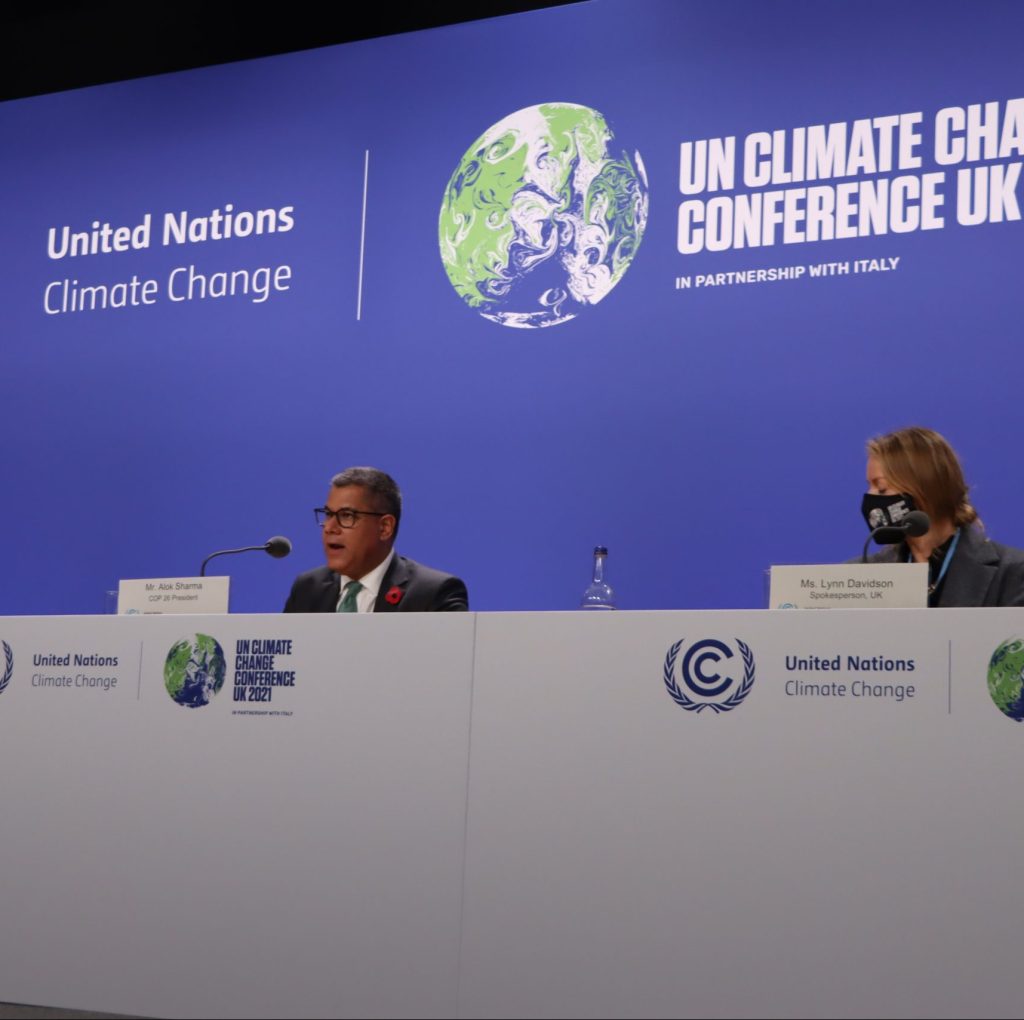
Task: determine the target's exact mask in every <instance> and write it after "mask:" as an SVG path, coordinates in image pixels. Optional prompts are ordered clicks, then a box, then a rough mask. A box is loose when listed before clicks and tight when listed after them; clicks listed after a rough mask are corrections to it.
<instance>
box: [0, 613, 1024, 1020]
mask: <svg viewBox="0 0 1024 1020" xmlns="http://www.w3.org/2000/svg"><path fill="white" fill-rule="evenodd" d="M197 633H199V634H206V635H209V636H210V637H212V638H214V639H215V640H216V641H217V643H218V645H219V647H220V649H221V650H222V652H223V656H224V660H225V665H224V667H223V670H222V671H221V673H220V674H219V675H221V676H223V683H222V686H221V688H220V690H219V692H218V693H215V694H213V695H212V697H210V699H209V703H208V704H205V705H201V706H199V707H195V708H191V707H185V706H182V705H179V704H177V703H175V701H174V700H173V699H172V697H171V695H170V694H169V693H168V691H167V689H166V684H165V675H164V663H165V660H166V658H167V655H168V653H169V651H170V650H171V648H172V647H173V646H174V645H175V643H176V642H177V641H179V640H180V639H182V638H187V639H188V640H189V643H190V644H191V643H192V641H193V639H194V636H195V635H196V634H197ZM1020 637H1024V612H1022V611H1020V610H931V611H927V610H923V611H916V610H905V611H893V612H888V613H885V612H872V611H863V610H862V611H832V612H828V613H817V612H790V613H787V612H774V613H769V612H755V611H750V612H714V613H712V612H708V613H696V612H685V613H683V612H680V613H667V612H657V613H607V614H572V613H567V614H532V613H524V614H492V615H488V614H467V615H458V616H446V615H441V616H413V615H409V616H390V615H387V616H347V617H344V618H338V617H331V616H326V617H321V616H306V617H279V616H231V617H205V618H204V617H176V618H171V617H162V618H161V617H136V618H126V617H76V618H45V619H44V618H2V619H0V642H3V645H0V679H2V678H3V677H4V676H8V682H7V684H6V688H5V689H4V690H3V691H2V692H0V811H2V817H3V827H2V838H0V917H2V919H3V924H2V925H0V1000H6V1001H21V1002H33V1003H39V1004H45V1005H58V1006H68V1007H77V1008H84V1009H96V1010H105V1011H112V1012H125V1013H136V1014H143V1015H155V1016H161V1015H162V1016H172V1015H173V1016H196V1017H198V1016H207V1015H212V1016H223V1017H230V1016H268V1017H269V1016H285V1015H293V1016H359V1015H372V1016H386V1015H420V1016H455V1015H459V1016H519V1015H526V1016H576V1015H590V1014H592V1015H603V1016H641V1015H658V1016H662V1015H664V1016H689V1015H692V1016H731V1015H757V1016H812V1015H827V1016H847V1015H849V1016H853V1015H876V1016H882V1015H885V1016H916V1015H925V1014H928V1015H937V1016H964V1015H990V1016H1010V1015H1017V1014H1018V1013H1019V1003H1020V997H1019V992H1018V991H1017V985H1018V982H1019V977H1018V975H1019V963H1018V959H1019V941H1020V933H1021V931H1022V929H1024V891H1022V887H1021V883H1020V882H1019V881H1017V880H1016V874H1015V868H1014V867H1013V854H1014V852H1015V851H1016V849H1017V848H1018V847H1019V846H1020V845H1021V844H1022V843H1024V812H1022V811H1021V809H1020V807H1019V804H1018V800H1019V798H1018V795H1017V793H1016V778H1017V776H1018V774H1020V772H1021V764H1022V761H1024V727H1022V726H1021V725H1020V724H1019V723H1017V722H1015V721H1014V720H1012V719H1010V718H1008V717H1006V716H1005V715H1004V714H1003V713H1002V712H1001V711H1000V710H999V709H998V708H997V707H996V705H995V704H994V702H993V700H992V698H991V697H990V695H989V692H988V688H987V683H986V676H987V671H988V666H989V660H990V658H991V656H992V654H993V652H994V651H995V649H996V648H997V647H998V646H999V645H1000V644H1001V643H1002V642H1004V641H1005V640H1007V639H1010V638H1020ZM245 641H248V642H250V645H249V646H248V651H246V646H245V645H242V644H240V642H245ZM256 641H264V642H272V643H271V644H267V645H264V646H262V647H260V646H257V645H255V644H253V642H256ZM708 641H718V642H721V645H720V646H718V645H713V644H702V643H703V642H708ZM288 642H291V644H290V646H289V645H288V644H287V643H288ZM695 646H696V647H695ZM673 648H675V649H676V651H675V654H674V655H673V654H672V650H673ZM691 648H692V649H693V654H691V655H690V656H689V658H687V655H688V653H690V650H691ZM744 650H745V651H744ZM8 651H9V652H10V655H9V657H8V655H7V652H8ZM730 653H731V657H727V656H728V655H729V654H730ZM239 655H250V656H263V657H262V658H259V657H257V658H250V659H248V660H246V659H239V658H238V656H239ZM270 655H273V656H274V658H273V660H271V659H269V658H266V656H270ZM65 656H67V657H68V661H67V663H65V662H64V661H63V660H64V658H65ZM75 656H78V657H80V664H78V665H76V663H75ZM723 656H725V657H723ZM837 657H838V661H837ZM851 657H852V659H851ZM196 658H197V659H202V658H203V656H202V654H201V653H200V654H199V655H198V656H197V657H196ZM206 658H207V661H206V663H205V665H207V666H210V665H211V663H210V661H209V656H207V657H206ZM113 659H116V660H117V662H116V665H114V664H112V663H110V662H109V661H108V662H107V664H106V665H103V664H102V663H103V660H113ZM854 660H855V661H854ZM90 663H91V664H90ZM826 664H827V666H826ZM684 666H685V668H686V670H687V671H688V672H687V675H688V676H689V677H690V679H691V680H692V681H693V686H692V687H691V686H689V685H687V683H686V678H685V677H684ZM834 666H838V669H836V668H832V667H834ZM246 671H248V672H249V673H250V674H252V675H251V676H250V677H249V678H250V679H253V680H255V681H256V682H255V683H253V684H241V683H240V684H236V683H235V680H236V679H238V678H241V676H242V674H243V673H244V672H246ZM262 673H276V674H278V677H277V678H278V679H279V680H280V679H282V678H283V679H284V680H285V683H284V684H282V685H279V686H275V687H273V688H271V694H270V700H269V701H266V700H254V699H256V698H261V699H262V698H265V697H266V695H265V694H257V695H250V694H249V693H248V688H249V687H253V688H255V689H261V688H262V685H261V683H260V680H261V676H260V674H262ZM289 673H294V684H293V685H289V684H288V683H287V680H288V674H289ZM192 674H193V677H192V679H193V680H194V681H196V683H195V687H194V688H193V687H190V688H189V689H190V690H191V689H196V690H201V689H202V681H203V680H204V679H205V680H206V686H207V689H208V688H209V687H210V686H211V685H213V686H216V679H217V676H218V669H217V668H216V666H214V668H213V669H212V670H209V669H208V670H207V674H206V676H205V677H204V676H199V677H196V676H195V675H194V674H195V669H193V670H192ZM715 676H718V678H719V679H718V680H714V679H713V678H714V677H715ZM65 677H67V678H69V681H68V683H67V684H66V685H65V683H64V682H63V678H65ZM80 677H81V678H85V677H101V678H102V677H106V678H107V679H108V680H109V679H112V678H116V680H117V683H116V684H110V683H107V684H106V686H104V683H102V682H100V683H91V682H90V681H88V680H85V679H79V678H80ZM210 677H212V679H210ZM701 677H703V679H701ZM43 678H50V679H43ZM53 678H58V679H53ZM666 681H668V683H666ZM720 685H725V690H724V691H723V692H722V693H721V694H719V695H715V696H713V697H712V698H711V699H710V700H714V701H716V703H718V704H722V703H723V702H724V701H726V700H731V702H732V704H733V707H732V708H731V709H730V710H729V711H726V712H718V713H716V712H715V711H714V710H713V709H702V710H701V711H699V712H698V711H695V710H693V709H695V708H696V706H697V705H698V704H700V703H702V702H703V701H705V700H709V699H707V698H705V697H703V696H702V695H701V694H700V693H699V691H701V690H702V689H704V690H706V689H707V688H709V687H711V688H713V687H715V686H720ZM0 686H2V685H0ZM172 686H173V683H172ZM670 686H671V687H672V688H673V690H672V691H671V692H670V690H669V687H670ZM911 688H912V690H911ZM262 689H266V688H262ZM737 692H740V694H741V695H742V696H737ZM236 693H237V696H238V697H239V698H241V699H244V700H235V697H236ZM673 694H674V695H675V697H673ZM200 700H202V695H200ZM678 701H682V702H683V703H684V704H683V705H680V704H678V703H677V702H678ZM687 703H689V705H688V707H687Z"/></svg>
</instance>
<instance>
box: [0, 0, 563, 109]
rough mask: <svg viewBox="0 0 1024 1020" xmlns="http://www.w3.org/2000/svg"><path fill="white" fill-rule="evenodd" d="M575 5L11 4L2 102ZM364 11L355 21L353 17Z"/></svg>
mask: <svg viewBox="0 0 1024 1020" xmlns="http://www.w3.org/2000/svg"><path fill="white" fill-rule="evenodd" d="M567 2H569V0H549V2H537V0H533V2H523V0H518V2H516V0H483V2H478V3H473V4H470V3H461V2H452V3H447V4H441V5H437V6H434V5H413V8H412V9H411V10H403V11H399V10H397V9H396V8H395V6H394V5H392V4H385V3H373V2H370V3H367V4H364V5H358V6H357V5H344V6H343V5H340V4H337V5H324V4H322V3H319V4H313V3H309V2H307V0H293V2H290V3H287V4H283V5H282V6H281V7H280V8H277V7H274V8H258V7H256V6H255V5H252V6H250V5H247V4H227V3H217V2H211V0H207V2H205V3H201V2H197V0H179V2H175V3H168V4H160V3H154V4H139V3H126V2H124V0H108V2H105V3H103V2H100V3H42V4H38V5H36V6H33V7H32V8H31V9H27V5H26V7H25V8H23V9H19V8H18V7H17V6H16V5H11V6H10V7H9V8H8V9H7V11H5V12H4V13H3V14H2V15H0V39H2V52H3V57H2V62H0V100H4V99H18V98H23V97H26V96H33V95H39V94H42V93H46V92H60V91H63V90H64V89H72V88H81V87H83V86H87V85H99V84H102V83H104V82H111V81H121V80H123V79H127V78H138V77H142V76H144V75H150V74H163V73H166V72H169V71H183V70H186V69H188V68H192V67H204V66H206V65H208V64H221V63H227V62H230V61H234V60H249V59H251V58H253V57H265V56H270V55H272V54H276V53H289V52H291V51H293V50H304V49H311V48H313V47H316V46H329V45H332V44H335V43H344V42H354V41H355V40H358V39H371V38H375V37H377V36H382V35H391V34H393V33H397V32H413V31H418V30H420V29H426V28H438V27H441V26H443V25H451V24H457V23H459V22H464V21H474V20H477V19H479V18H489V17H498V16H501V15H507V14H518V13H521V12H523V11H530V10H538V9H541V8H545V7H559V6H563V5H564V4H565V3H567ZM356 12H358V13H356Z"/></svg>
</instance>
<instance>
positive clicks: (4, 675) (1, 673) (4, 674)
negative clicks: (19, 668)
mask: <svg viewBox="0 0 1024 1020" xmlns="http://www.w3.org/2000/svg"><path fill="white" fill-rule="evenodd" d="M0 645H3V650H4V657H3V660H2V661H0V694H3V692H4V691H6V690H7V685H8V684H9V683H10V682H11V677H12V676H14V652H12V651H11V646H10V645H9V644H8V643H7V642H6V641H0Z"/></svg>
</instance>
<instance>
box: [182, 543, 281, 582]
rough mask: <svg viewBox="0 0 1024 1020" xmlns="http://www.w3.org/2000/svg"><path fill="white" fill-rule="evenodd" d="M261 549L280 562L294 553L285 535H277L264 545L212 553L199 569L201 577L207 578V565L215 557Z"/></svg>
mask: <svg viewBox="0 0 1024 1020" xmlns="http://www.w3.org/2000/svg"><path fill="white" fill-rule="evenodd" d="M261 549H262V550H263V552H265V553H266V554H267V555H268V556H273V557H274V559H275V560H279V559H281V558H282V557H283V556H287V555H288V553H290V552H291V551H292V544H291V542H289V541H288V539H287V538H285V537H284V535H275V536H274V537H273V538H269V539H267V541H266V542H264V543H263V545H246V546H243V547H242V548H241V549H221V550H220V552H215V553H210V555H209V556H207V557H206V559H205V560H203V565H202V566H201V567H200V568H199V576H200V577H206V564H207V563H209V562H210V560H212V559H213V558H214V556H228V555H230V554H231V553H243V552H258V551H259V550H261Z"/></svg>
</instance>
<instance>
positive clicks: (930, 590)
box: [907, 528, 960, 595]
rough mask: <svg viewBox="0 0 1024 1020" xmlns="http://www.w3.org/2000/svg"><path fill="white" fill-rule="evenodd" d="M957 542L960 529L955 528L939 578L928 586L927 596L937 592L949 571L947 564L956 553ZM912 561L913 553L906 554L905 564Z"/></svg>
mask: <svg viewBox="0 0 1024 1020" xmlns="http://www.w3.org/2000/svg"><path fill="white" fill-rule="evenodd" d="M959 541H960V529H959V528H957V529H956V534H955V535H954V536H953V541H952V542H950V543H949V548H948V549H947V550H946V556H945V558H944V559H943V561H942V569H941V570H940V571H939V576H938V577H937V578H936V579H935V584H930V585H928V594H929V595H934V594H935V592H936V591H937V590H938V587H939V585H940V584H942V579H943V578H944V577H945V576H946V571H947V570H949V563H950V561H951V560H952V559H953V553H955V552H956V547H957V543H958V542H959ZM913 559H914V554H913V553H908V554H907V562H908V563H911V562H913Z"/></svg>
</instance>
